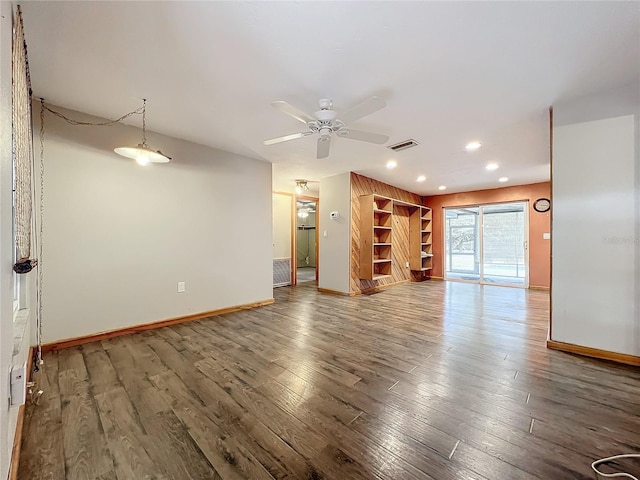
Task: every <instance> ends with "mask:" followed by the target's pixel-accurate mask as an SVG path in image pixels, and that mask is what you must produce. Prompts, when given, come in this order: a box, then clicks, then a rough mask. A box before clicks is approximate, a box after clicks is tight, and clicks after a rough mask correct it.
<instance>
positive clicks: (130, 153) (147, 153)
mask: <svg viewBox="0 0 640 480" xmlns="http://www.w3.org/2000/svg"><path fill="white" fill-rule="evenodd" d="M113 151H114V152H116V153H117V154H118V155H122V156H123V157H127V158H132V159H133V160H135V161H136V162H137V163H138V165H143V166H144V165H149V164H150V163H167V162H169V161H170V160H171V157H168V156H167V155H165V154H164V153H162V152H161V151H160V150H153V149H152V148H150V147H149V145H147V100H146V99H144V100H143V104H142V143H139V144H138V145H137V146H135V147H118V148H114V149H113Z"/></svg>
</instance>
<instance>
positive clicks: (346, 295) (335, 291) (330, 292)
mask: <svg viewBox="0 0 640 480" xmlns="http://www.w3.org/2000/svg"><path fill="white" fill-rule="evenodd" d="M318 291H319V292H320V293H329V294H331V295H342V296H345V297H353V294H351V293H349V292H340V291H338V290H331V289H330V288H321V287H318Z"/></svg>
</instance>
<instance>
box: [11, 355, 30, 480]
mask: <svg viewBox="0 0 640 480" xmlns="http://www.w3.org/2000/svg"><path fill="white" fill-rule="evenodd" d="M34 352H35V347H30V348H29V358H27V383H28V382H30V381H31V374H32V373H33V354H34ZM25 410H26V405H25V404H23V405H20V407H18V418H17V421H16V432H15V434H14V436H13V447H12V450H11V462H10V463H9V477H7V478H8V480H17V479H18V467H19V466H20V449H21V448H22V428H23V427H24V415H25Z"/></svg>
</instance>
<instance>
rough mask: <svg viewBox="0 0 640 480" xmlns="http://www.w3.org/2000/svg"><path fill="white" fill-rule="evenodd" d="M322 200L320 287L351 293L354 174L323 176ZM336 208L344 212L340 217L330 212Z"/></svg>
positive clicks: (319, 247)
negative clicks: (350, 269)
mask: <svg viewBox="0 0 640 480" xmlns="http://www.w3.org/2000/svg"><path fill="white" fill-rule="evenodd" d="M320 201H321V204H320V205H321V207H322V210H321V211H320V214H321V215H322V218H320V219H319V221H318V225H319V228H320V234H319V246H318V249H319V253H318V256H319V259H318V260H319V265H318V273H319V278H318V287H319V288H324V289H327V290H334V291H336V292H342V293H349V265H350V261H351V245H350V241H351V174H350V173H349V172H347V173H343V174H340V175H335V176H332V177H325V178H322V179H320ZM334 211H337V212H339V213H340V218H339V219H338V220H332V219H330V218H329V213H331V212H334ZM324 232H326V233H327V236H326V237H325V236H324Z"/></svg>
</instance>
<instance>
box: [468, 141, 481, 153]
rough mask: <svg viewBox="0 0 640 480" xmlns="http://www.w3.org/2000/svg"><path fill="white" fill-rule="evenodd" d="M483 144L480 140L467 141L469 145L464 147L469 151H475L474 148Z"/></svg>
mask: <svg viewBox="0 0 640 480" xmlns="http://www.w3.org/2000/svg"><path fill="white" fill-rule="evenodd" d="M481 146H482V144H481V143H480V142H469V143H467V145H466V146H465V147H464V149H465V150H466V151H467V152H473V151H474V150H477V149H479V148H480V147H481Z"/></svg>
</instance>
